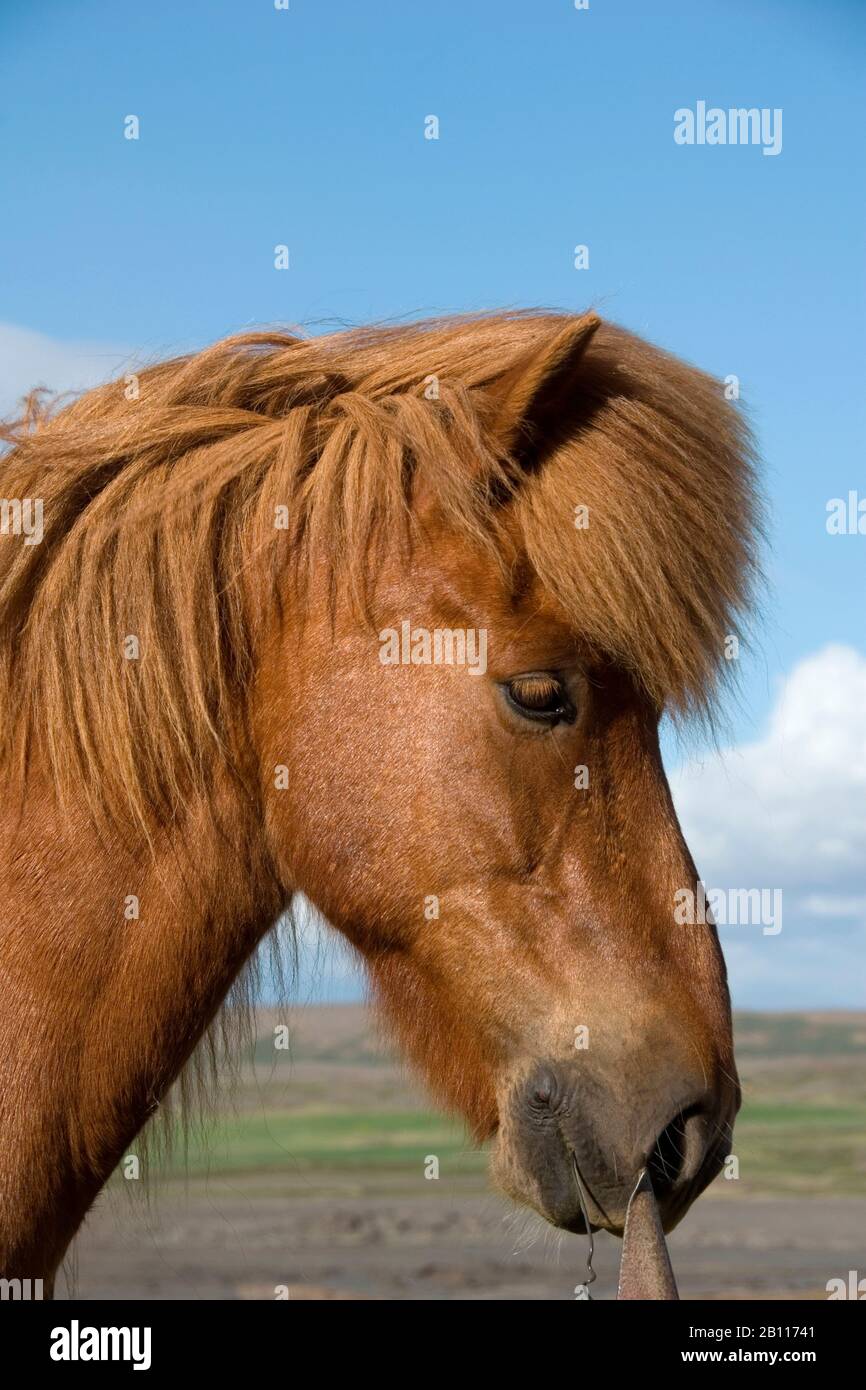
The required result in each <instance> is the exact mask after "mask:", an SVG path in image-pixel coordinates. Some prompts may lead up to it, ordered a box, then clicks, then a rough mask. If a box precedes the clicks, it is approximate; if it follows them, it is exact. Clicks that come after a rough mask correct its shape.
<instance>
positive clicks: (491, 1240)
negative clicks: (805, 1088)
mask: <svg viewBox="0 0 866 1390" xmlns="http://www.w3.org/2000/svg"><path fill="white" fill-rule="evenodd" d="M158 1208H159V1209H158V1210H156V1211H153V1212H151V1213H150V1215H149V1216H147V1217H142V1214H141V1212H139V1211H136V1212H133V1211H132V1210H131V1208H130V1207H129V1205H128V1204H127V1203H125V1202H124V1200H123V1199H122V1197H120V1198H114V1197H113V1198H109V1199H104V1200H103V1201H102V1203H101V1204H100V1207H99V1209H98V1210H97V1211H96V1212H95V1213H94V1214H93V1215H92V1217H91V1219H90V1221H89V1222H88V1225H87V1228H86V1230H85V1232H84V1233H83V1234H82V1236H81V1237H80V1238H79V1241H78V1243H77V1265H78V1277H77V1289H76V1291H75V1294H74V1296H76V1297H79V1298H120V1299H154V1298H164V1299H235V1298H264V1299H272V1298H274V1297H275V1290H276V1288H277V1286H278V1285H287V1286H288V1288H289V1296H290V1297H291V1298H306V1299H311V1298H341V1297H342V1298H346V1297H350V1298H351V1297H354V1298H385V1299H400V1300H403V1299H553V1300H558V1299H572V1298H573V1297H574V1286H575V1284H576V1283H577V1282H578V1281H579V1280H580V1279H581V1278H582V1277H583V1271H584V1255H585V1242H584V1241H583V1240H581V1239H580V1238H578V1237H576V1236H562V1237H560V1236H558V1235H557V1234H556V1233H555V1232H552V1231H547V1230H545V1229H544V1228H543V1227H542V1225H541V1223H540V1222H536V1221H535V1220H534V1218H526V1217H523V1216H519V1215H515V1214H513V1213H511V1212H509V1210H508V1208H507V1206H506V1204H505V1203H504V1202H500V1201H499V1199H497V1198H496V1197H494V1196H489V1197H488V1196H483V1195H478V1194H475V1193H471V1192H467V1193H465V1194H460V1193H459V1192H455V1191H453V1190H452V1191H451V1192H450V1193H445V1194H442V1195H440V1196H438V1197H434V1196H430V1197H427V1198H424V1199H421V1198H418V1197H416V1196H414V1195H411V1194H409V1195H407V1194H405V1193H402V1194H401V1193H400V1192H399V1190H398V1191H396V1192H394V1193H393V1194H391V1195H370V1194H366V1193H363V1192H358V1191H355V1192H353V1191H352V1189H351V1185H350V1184H348V1183H347V1184H345V1185H342V1190H341V1187H340V1186H337V1187H336V1189H335V1190H334V1192H333V1193H332V1194H330V1195H310V1194H309V1193H307V1192H305V1191H304V1184H303V1183H299V1182H298V1181H297V1180H295V1181H293V1182H291V1183H286V1184H285V1186H284V1187H283V1188H282V1189H280V1188H279V1187H277V1186H275V1184H274V1183H273V1182H272V1181H262V1180H257V1181H256V1182H255V1183H250V1182H249V1181H245V1182H244V1183H243V1184H242V1185H239V1184H237V1183H234V1182H232V1181H228V1182H224V1181H222V1180H219V1181H210V1182H209V1183H207V1184H202V1185H201V1188H200V1190H199V1185H198V1184H196V1186H195V1188H192V1187H191V1190H190V1191H189V1193H188V1194H186V1195H184V1193H183V1192H182V1191H173V1192H172V1193H171V1194H170V1195H169V1194H165V1195H163V1196H162V1197H161V1198H160V1200H159V1203H158ZM619 1249H620V1246H619V1242H618V1241H616V1240H614V1239H612V1238H611V1237H608V1236H605V1235H602V1236H599V1237H597V1238H596V1258H595V1267H596V1269H597V1271H598V1280H597V1282H596V1284H595V1285H594V1287H593V1296H594V1297H597V1298H612V1297H614V1294H615V1290H616V1270H617V1266H618V1261H619ZM670 1249H671V1257H672V1260H673V1263H674V1268H675V1270H676V1274H677V1279H678V1281H679V1287H680V1293H681V1296H682V1297H683V1298H698V1299H707V1298H709V1299H750V1298H780V1299H812V1298H826V1296H827V1295H826V1287H825V1286H826V1283H827V1280H828V1279H829V1278H832V1277H835V1276H841V1277H843V1278H847V1273H848V1270H849V1269H858V1270H860V1271H861V1272H864V1271H866V1199H862V1198H836V1199H833V1198H822V1199H813V1200H801V1199H797V1200H792V1199H790V1198H788V1199H778V1200H773V1199H765V1200H762V1199H752V1200H740V1199H738V1198H737V1197H736V1194H731V1195H728V1194H725V1195H724V1196H716V1195H715V1194H712V1193H711V1194H709V1195H707V1196H705V1197H704V1198H702V1199H701V1200H700V1201H699V1202H698V1203H697V1204H696V1206H695V1207H694V1208H693V1209H692V1211H691V1212H690V1213H689V1215H688V1216H687V1217H686V1219H685V1221H684V1222H683V1224H682V1225H681V1227H680V1228H679V1229H678V1230H677V1231H675V1232H674V1233H673V1235H672V1236H671V1238H670ZM58 1296H59V1297H61V1298H64V1297H67V1296H68V1293H67V1291H66V1290H64V1289H63V1288H60V1289H59V1290H58Z"/></svg>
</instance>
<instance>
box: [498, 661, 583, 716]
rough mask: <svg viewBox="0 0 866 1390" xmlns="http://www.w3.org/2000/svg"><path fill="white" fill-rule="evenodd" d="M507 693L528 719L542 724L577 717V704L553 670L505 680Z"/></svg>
mask: <svg viewBox="0 0 866 1390" xmlns="http://www.w3.org/2000/svg"><path fill="white" fill-rule="evenodd" d="M505 694H506V696H507V698H508V702H509V704H510V705H511V706H512V707H513V708H514V709H516V710H517V713H518V714H520V715H522V716H523V718H524V719H533V720H535V722H536V723H541V724H550V725H552V724H558V723H560V721H562V720H565V721H567V722H568V723H571V721H572V720H573V719H574V706H573V705H572V703H571V701H570V700H569V698H568V694H567V692H566V689H565V686H564V685H563V683H562V681H561V680H559V679H558V677H556V676H552V675H550V673H549V672H546V671H545V672H539V673H532V674H530V675H526V676H515V677H514V678H513V679H512V680H510V681H506V683H505Z"/></svg>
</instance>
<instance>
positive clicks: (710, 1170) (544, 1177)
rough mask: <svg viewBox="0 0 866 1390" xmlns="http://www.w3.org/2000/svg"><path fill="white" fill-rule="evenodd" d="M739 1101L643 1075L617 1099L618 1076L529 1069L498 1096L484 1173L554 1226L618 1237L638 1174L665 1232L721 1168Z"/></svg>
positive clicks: (555, 1067) (565, 1067) (558, 1066)
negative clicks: (648, 1186) (495, 1131)
mask: <svg viewBox="0 0 866 1390" xmlns="http://www.w3.org/2000/svg"><path fill="white" fill-rule="evenodd" d="M738 1103H739V1093H738V1090H737V1089H736V1087H735V1086H732V1087H731V1088H730V1089H728V1088H727V1087H726V1088H724V1089H722V1088H720V1091H719V1092H718V1093H717V1092H715V1091H711V1090H708V1089H706V1088H705V1087H703V1086H700V1087H698V1086H696V1085H694V1083H693V1082H692V1083H691V1084H689V1081H688V1080H687V1079H686V1080H685V1084H681V1085H680V1086H679V1087H678V1088H677V1089H675V1090H672V1086H671V1083H670V1081H669V1082H668V1083H667V1084H665V1085H658V1084H657V1085H652V1084H651V1083H650V1081H649V1079H648V1078H646V1077H644V1078H642V1079H641V1081H640V1084H637V1085H635V1086H634V1087H633V1089H632V1093H631V1094H630V1095H626V1093H625V1091H624V1078H623V1077H621V1076H620V1077H617V1078H616V1080H615V1084H614V1083H612V1082H611V1079H610V1078H605V1077H601V1076H597V1075H594V1074H593V1073H592V1072H591V1071H590V1070H589V1069H588V1068H587V1067H585V1066H580V1065H578V1064H576V1063H574V1062H567V1063H535V1064H533V1065H531V1066H530V1067H529V1068H527V1069H525V1070H524V1071H523V1073H522V1074H521V1076H520V1077H519V1079H517V1080H516V1081H514V1082H512V1084H511V1085H510V1086H509V1087H508V1088H507V1090H506V1094H505V1095H504V1096H503V1097H501V1098H500V1126H499V1136H498V1140H497V1146H496V1151H495V1154H494V1161H493V1175H494V1178H495V1180H496V1182H497V1183H498V1185H499V1186H500V1187H501V1188H503V1189H504V1190H505V1191H506V1192H507V1193H508V1194H509V1195H510V1196H512V1197H514V1198H515V1199H516V1200H517V1201H519V1202H522V1203H524V1204H527V1205H529V1206H531V1207H533V1208H534V1209H535V1210H536V1211H538V1212H539V1213H540V1214H541V1215H542V1216H544V1217H545V1218H546V1219H547V1220H548V1221H550V1222H551V1223H552V1225H554V1226H558V1227H560V1228H561V1229H563V1230H566V1231H573V1232H577V1233H581V1232H585V1231H586V1221H587V1219H588V1220H589V1223H590V1225H591V1227H592V1228H593V1229H594V1230H606V1231H611V1232H612V1233H613V1234H615V1235H622V1233H623V1230H624V1227H625V1221H626V1213H627V1210H628V1204H629V1199H630V1197H631V1196H632V1193H633V1192H634V1189H635V1184H636V1182H637V1180H638V1177H639V1175H640V1173H641V1172H642V1171H643V1170H644V1169H646V1170H647V1172H648V1174H649V1176H650V1179H651V1183H652V1189H653V1191H654V1194H655V1201H656V1204H657V1208H658V1214H659V1217H660V1220H661V1223H662V1226H663V1228H664V1230H665V1231H666V1232H667V1231H670V1230H671V1229H672V1228H673V1227H674V1226H675V1225H676V1224H677V1222H678V1221H679V1220H680V1219H681V1217H682V1216H683V1215H684V1213H685V1212H686V1211H687V1210H688V1208H689V1206H690V1205H691V1203H692V1202H693V1201H694V1199H695V1198H696V1197H697V1196H698V1195H699V1193H700V1192H702V1191H703V1190H704V1188H705V1187H706V1186H707V1185H708V1183H710V1182H711V1181H712V1180H713V1178H714V1177H715V1176H716V1175H717V1173H718V1172H719V1171H720V1170H721V1168H722V1166H723V1164H724V1160H725V1158H726V1156H727V1155H728V1154H729V1153H730V1146H731V1131H732V1126H733V1119H734V1115H735V1113H736V1108H737V1105H738ZM576 1172H577V1173H579V1175H580V1181H578V1180H577V1179H576ZM581 1186H582V1192H581V1190H580V1189H581ZM581 1199H583V1200H581ZM584 1213H585V1214H584Z"/></svg>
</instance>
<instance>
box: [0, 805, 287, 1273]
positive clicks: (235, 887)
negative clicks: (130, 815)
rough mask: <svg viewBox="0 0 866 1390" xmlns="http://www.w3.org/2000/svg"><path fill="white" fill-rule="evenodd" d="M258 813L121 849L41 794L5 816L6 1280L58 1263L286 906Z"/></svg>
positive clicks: (0, 1118) (2, 1207)
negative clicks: (258, 825)
mask: <svg viewBox="0 0 866 1390" xmlns="http://www.w3.org/2000/svg"><path fill="white" fill-rule="evenodd" d="M254 819H255V818H254V816H253V815H252V814H251V812H250V811H247V812H245V811H244V809H243V804H242V802H241V799H240V798H238V797H236V796H234V795H233V794H229V793H228V792H227V791H226V789H223V792H222V793H219V792H218V793H217V794H216V795H215V797H214V798H213V800H209V801H208V804H207V805H206V804H205V803H204V801H202V802H201V804H198V805H196V804H193V805H191V806H189V807H187V808H186V810H185V812H184V817H183V822H182V825H181V826H178V827H175V828H174V829H172V830H163V831H160V832H158V834H157V835H156V836H155V838H154V843H153V846H152V847H151V848H147V847H145V846H143V845H142V846H140V847H138V848H136V849H131V848H129V847H128V846H125V845H124V844H122V843H121V841H120V840H119V839H118V838H115V837H112V836H110V835H109V836H106V835H105V834H100V833H99V832H98V831H97V830H96V829H95V828H94V827H93V825H92V823H91V822H89V821H88V819H87V817H86V815H85V814H84V812H83V809H80V813H79V814H76V813H75V811H74V810H73V812H72V813H70V811H69V810H68V809H67V810H66V811H63V812H61V811H60V809H59V808H58V807H57V806H56V805H55V804H54V798H53V796H52V795H51V794H50V792H49V791H48V789H47V788H46V787H44V786H43V787H42V788H41V790H40V788H39V787H38V785H37V786H36V787H34V788H33V789H32V790H31V792H30V794H29V795H28V798H27V800H26V803H25V806H24V810H23V813H22V812H20V810H15V809H7V810H6V811H5V812H0V935H2V952H0V958H2V961H3V972H2V974H0V1055H2V1056H4V1057H7V1058H10V1057H14V1058H15V1059H16V1062H15V1066H14V1067H13V1068H12V1069H11V1078H10V1077H8V1076H7V1084H6V1085H5V1086H4V1087H0V1132H2V1133H3V1134H4V1155H5V1157H4V1156H0V1270H2V1271H3V1272H4V1273H8V1272H12V1271H14V1268H15V1267H16V1266H26V1268H23V1274H24V1275H29V1276H37V1275H39V1274H40V1273H43V1272H45V1273H48V1272H50V1270H51V1268H53V1266H54V1265H55V1264H56V1262H57V1260H58V1259H59V1258H61V1257H62V1253H63V1250H64V1249H65V1246H66V1244H67V1242H68V1240H69V1239H70V1238H71V1236H72V1234H73V1233H74V1231H75V1229H76V1227H77V1225H78V1223H79V1221H80V1219H81V1217H82V1216H83V1214H84V1212H85V1211H86V1209H87V1207H88V1206H89V1204H90V1202H91V1201H92V1199H93V1196H94V1195H95V1193H96V1192H97V1191H98V1189H99V1187H100V1186H101V1184H102V1183H103V1182H104V1181H105V1179H106V1178H107V1177H108V1175H109V1174H110V1173H111V1171H112V1170H113V1168H114V1167H115V1166H116V1164H117V1162H118V1161H119V1159H120V1158H121V1157H122V1156H123V1154H124V1152H125V1151H126V1149H127V1146H128V1145H129V1144H130V1143H131V1141H132V1140H133V1138H134V1137H135V1135H136V1134H137V1132H138V1130H139V1129H140V1128H141V1126H142V1124H143V1123H144V1122H145V1120H146V1119H147V1118H148V1116H149V1115H150V1114H151V1113H153V1111H154V1109H155V1108H156V1106H157V1105H158V1103H159V1101H160V1100H161V1099H162V1097H163V1096H164V1094H165V1092H166V1090H167V1089H168V1087H169V1086H170V1085H171V1083H172V1081H173V1080H174V1079H175V1077H176V1076H177V1075H178V1073H179V1071H180V1070H181V1068H182V1067H183V1065H184V1063H185V1062H186V1061H187V1059H188V1057H189V1055H190V1053H191V1052H192V1050H193V1049H194V1047H195V1044H196V1043H197V1042H198V1040H199V1039H200V1038H201V1036H202V1033H203V1032H204V1030H205V1029H206V1027H207V1025H208V1024H209V1023H210V1021H211V1020H212V1018H213V1017H214V1015H215V1013H216V1011H217V1010H218V1008H219V1006H220V1004H221V1002H222V1000H223V999H224V997H225V995H226V992H227V990H228V989H229V986H230V985H231V983H232V981H233V980H234V979H235V977H236V976H237V974H238V972H239V971H240V969H241V968H242V966H243V965H244V963H245V961H246V960H247V959H248V957H249V956H250V955H251V953H252V952H253V951H254V949H255V947H256V945H257V944H258V942H259V941H260V940H261V937H262V935H263V934H264V933H265V932H266V931H267V929H268V928H269V927H270V926H271V925H272V923H273V922H274V921H275V919H276V917H277V916H278V914H279V911H280V909H281V907H282V906H284V901H283V900H282V895H281V893H280V890H279V887H278V885H277V883H276V881H275V878H274V875H273V873H272V870H271V867H270V864H269V862H268V860H267V857H266V854H265V851H264V847H263V845H262V843H261V837H260V835H259V834H258V832H257V830H256V828H255V825H254V823H253V822H254ZM4 821H5V824H4ZM4 1212H6V1213H13V1215H12V1216H10V1217H9V1219H4V1217H3V1216H2V1213H4ZM14 1213H17V1214H18V1215H17V1216H16V1215H14ZM4 1220H5V1224H4Z"/></svg>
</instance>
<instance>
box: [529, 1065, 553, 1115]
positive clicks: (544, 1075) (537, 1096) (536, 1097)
mask: <svg viewBox="0 0 866 1390" xmlns="http://www.w3.org/2000/svg"><path fill="white" fill-rule="evenodd" d="M532 1099H533V1102H534V1103H535V1104H536V1105H539V1106H551V1105H553V1104H554V1103H555V1100H556V1081H555V1079H554V1076H553V1073H552V1072H550V1071H548V1070H547V1069H545V1070H543V1071H540V1072H538V1073H537V1074H536V1076H535V1078H534V1080H533V1086H532Z"/></svg>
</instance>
